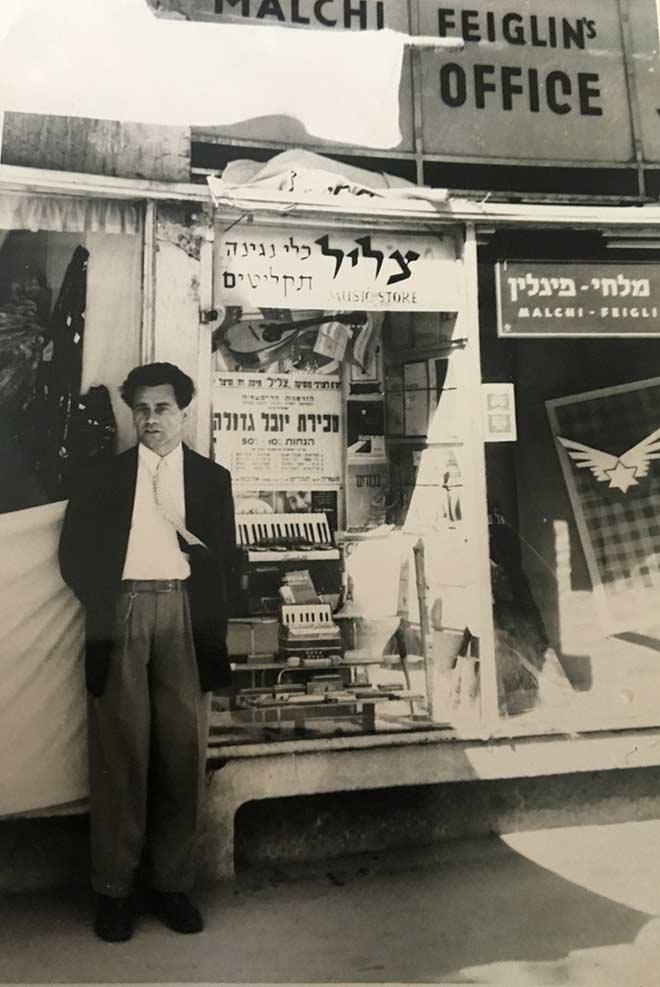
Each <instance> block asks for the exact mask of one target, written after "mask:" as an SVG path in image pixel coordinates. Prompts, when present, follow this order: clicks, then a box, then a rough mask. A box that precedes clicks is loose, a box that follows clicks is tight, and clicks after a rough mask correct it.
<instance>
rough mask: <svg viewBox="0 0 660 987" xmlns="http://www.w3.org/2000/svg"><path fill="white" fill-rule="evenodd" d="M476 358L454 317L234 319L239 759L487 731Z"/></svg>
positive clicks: (222, 351)
mask: <svg viewBox="0 0 660 987" xmlns="http://www.w3.org/2000/svg"><path fill="white" fill-rule="evenodd" d="M255 249H256V248H255ZM465 344H466V340H465V338H463V337H462V336H461V331H460V324H459V319H458V318H457V316H456V314H455V313H426V312H421V313H420V312H386V313H383V312H374V311H350V312H329V311H323V310H310V311H290V310H283V309H275V310H273V309H259V310H256V309H255V310H249V311H248V310H246V309H240V308H234V309H232V308H231V307H229V308H227V310H226V312H225V316H224V320H223V323H222V324H221V325H220V327H219V328H218V330H217V331H216V332H215V334H214V367H215V382H214V409H213V420H214V455H215V457H216V459H218V460H219V461H220V462H222V463H224V464H225V465H226V466H227V467H228V468H229V469H230V470H231V471H232V474H233V482H234V491H235V501H236V511H237V519H238V533H239V542H240V543H241V551H242V588H241V594H242V599H241V604H240V605H241V607H242V614H241V616H240V617H237V618H236V619H234V620H232V621H231V622H230V631H229V646H230V652H231V654H232V658H233V660H234V675H235V695H234V697H233V700H232V701H231V704H230V705H231V708H227V700H226V699H223V698H220V697H216V698H215V700H214V705H215V707H216V709H215V713H214V721H213V723H214V726H213V734H212V735H213V736H215V737H218V738H221V742H222V743H228V742H231V740H232V739H235V740H236V741H239V740H244V739H245V738H246V737H253V738H254V737H258V738H263V737H264V736H268V737H280V738H287V737H290V736H291V735H292V733H293V735H296V734H297V735H300V734H301V731H302V732H303V733H304V735H306V736H314V735H320V736H323V735H335V734H342V733H352V732H356V731H358V732H359V731H363V730H367V731H368V732H369V731H374V730H376V731H379V730H380V731H383V730H385V731H387V730H401V729H419V728H429V727H433V726H435V727H437V728H438V729H448V728H450V727H452V726H453V725H454V723H455V721H456V719H457V718H458V715H459V712H460V711H462V712H465V710H466V708H467V707H468V706H469V705H470V704H472V710H471V713H472V715H473V717H474V718H475V719H477V720H478V716H479V710H478V701H477V694H478V683H477V671H476V650H477V648H476V643H475V642H476V639H473V638H472V635H471V634H470V632H469V629H468V624H469V623H470V622H472V621H473V620H474V613H475V611H474V599H475V592H474V580H475V571H476V570H475V564H474V557H473V552H474V545H473V542H472V539H471V537H470V535H469V534H468V522H466V520H465V519H466V516H469V515H470V512H471V507H470V504H471V499H472V498H471V492H470V490H469V489H467V490H466V476H467V475H468V474H469V462H468V451H469V442H470V439H469V433H468V422H469V415H468V414H467V413H466V411H467V409H466V407H465V402H466V400H467V388H466V387H465V386H464V380H465V373H466V371H465V361H464V357H465ZM468 486H469V485H468ZM306 519H310V520H309V521H307V520H306ZM470 601H472V602H470ZM296 606H299V607H300V608H301V610H302V609H304V608H305V607H306V608H307V611H306V613H305V614H303V616H302V617H300V616H297V615H296V612H295V608H296ZM324 608H327V609H326V612H325V614H324V615H323V616H322V613H323V610H324ZM307 613H310V614H311V615H312V616H311V617H309V618H308V616H307ZM308 619H309V620H310V623H309V624H307V623H305V624H304V625H303V627H304V629H305V633H304V634H298V635H297V636H296V633H295V630H296V623H295V622H296V620H304V621H307V620H308ZM299 627H300V625H298V628H299ZM434 648H435V659H434V657H433V651H434ZM461 649H462V655H461V659H462V660H461V661H460V662H458V663H457V656H458V652H459V651H460V650H461ZM457 664H458V668H457ZM461 673H462V677H461ZM459 680H460V681H459ZM461 693H462V695H461Z"/></svg>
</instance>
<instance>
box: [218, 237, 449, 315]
mask: <svg viewBox="0 0 660 987" xmlns="http://www.w3.org/2000/svg"><path fill="white" fill-rule="evenodd" d="M216 245H217V246H216V250H217V253H216V265H215V269H216V285H215V287H216V293H215V297H216V299H217V300H218V301H219V302H221V304H223V305H225V306H228V305H240V306H242V307H243V308H248V309H257V308H264V307H265V308H284V309H294V310H295V309H301V310H309V309H323V310H330V311H333V310H337V311H341V310H342V309H346V310H352V309H364V310H372V311H374V310H376V311H403V312H407V311H426V312H441V311H449V312H451V311H456V310H457V308H458V284H459V282H460V279H459V278H458V277H457V273H456V263H457V262H456V257H455V252H454V248H453V245H452V244H451V241H450V240H449V239H448V238H447V239H443V238H441V237H436V236H416V235H408V234H406V233H397V234H389V233H377V234H364V233H355V234H351V233H346V232H343V231H338V230H331V231H330V230H323V229H312V230H309V229H304V230H296V231H294V232H293V233H291V232H288V231H287V232H284V231H277V230H274V229H272V228H268V227H266V228H259V227H256V226H250V227H247V228H246V227H241V226H234V227H232V228H231V229H230V230H229V231H228V233H226V234H225V235H222V236H220V237H218V238H217V239H216Z"/></svg>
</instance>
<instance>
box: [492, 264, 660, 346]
mask: <svg viewBox="0 0 660 987" xmlns="http://www.w3.org/2000/svg"><path fill="white" fill-rule="evenodd" d="M496 287H497V317H498V334H499V335H500V336H502V337H507V336H530V337H534V336H657V335H660V265H658V264H638V263H636V262H628V263H626V262H625V261H624V262H623V263H622V262H616V261H591V262H589V263H581V262H580V263H578V262H574V263H554V262H553V261H503V262H501V263H498V264H497V265H496Z"/></svg>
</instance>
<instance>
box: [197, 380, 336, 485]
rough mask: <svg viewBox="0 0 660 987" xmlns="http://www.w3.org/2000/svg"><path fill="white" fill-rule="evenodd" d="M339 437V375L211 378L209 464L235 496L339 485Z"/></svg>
mask: <svg viewBox="0 0 660 987" xmlns="http://www.w3.org/2000/svg"><path fill="white" fill-rule="evenodd" d="M343 430H344V426H343V418H342V401H341V380H340V378H339V377H338V376H329V375H324V374H268V373H262V374H259V373H257V374H243V373H231V372H230V373H217V374H215V378H214V389H213V449H214V458H215V460H216V462H219V463H221V464H222V465H223V466H226V467H227V469H228V470H230V471H231V474H232V477H233V481H234V486H235V487H236V489H237V490H246V489H252V490H254V489H259V490H324V489H327V488H329V487H330V488H332V487H339V486H341V482H342V479H341V478H342V442H343Z"/></svg>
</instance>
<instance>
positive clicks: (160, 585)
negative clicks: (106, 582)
mask: <svg viewBox="0 0 660 987" xmlns="http://www.w3.org/2000/svg"><path fill="white" fill-rule="evenodd" d="M185 585H186V580H185V579H123V580H122V583H121V588H122V591H123V592H124V593H173V592H174V591H175V590H177V589H182V588H183V587H184V586H185Z"/></svg>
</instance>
